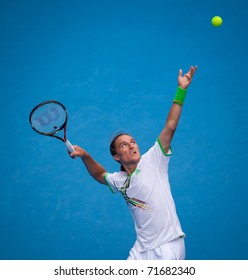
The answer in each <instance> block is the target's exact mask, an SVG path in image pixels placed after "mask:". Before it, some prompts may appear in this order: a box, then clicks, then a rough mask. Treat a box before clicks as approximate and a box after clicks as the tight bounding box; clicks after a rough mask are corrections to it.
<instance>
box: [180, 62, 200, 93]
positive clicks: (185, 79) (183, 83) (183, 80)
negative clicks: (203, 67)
mask: <svg viewBox="0 0 248 280" xmlns="http://www.w3.org/2000/svg"><path fill="white" fill-rule="evenodd" d="M196 70H197V66H190V69H189V71H188V73H186V74H185V75H184V76H183V71H182V69H180V70H179V75H178V86H179V87H181V88H183V89H187V87H188V86H189V85H190V83H191V81H192V77H193V76H194V74H195V71H196Z"/></svg>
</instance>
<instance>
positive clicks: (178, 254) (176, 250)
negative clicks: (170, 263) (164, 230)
mask: <svg viewBox="0 0 248 280" xmlns="http://www.w3.org/2000/svg"><path fill="white" fill-rule="evenodd" d="M127 259H128V260H184V259H185V242H184V238H177V239H175V240H172V241H170V242H169V243H165V244H162V245H161V246H159V247H158V248H155V249H152V250H149V251H146V252H138V251H137V250H136V249H135V247H133V248H132V249H131V250H130V252H129V256H128V258H127Z"/></svg>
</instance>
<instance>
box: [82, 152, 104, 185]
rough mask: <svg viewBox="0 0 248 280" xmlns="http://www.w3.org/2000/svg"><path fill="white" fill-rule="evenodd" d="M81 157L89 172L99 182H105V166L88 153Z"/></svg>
mask: <svg viewBox="0 0 248 280" xmlns="http://www.w3.org/2000/svg"><path fill="white" fill-rule="evenodd" d="M81 159H82V161H83V163H84V165H85V167H86V168H87V170H88V172H89V174H90V175H91V176H92V177H93V178H94V179H95V180H97V181H98V182H100V183H104V181H103V174H104V173H105V172H106V170H105V168H104V167H103V166H102V165H101V164H99V163H98V162H97V161H95V160H94V159H93V158H92V157H91V155H90V154H88V153H87V154H85V155H84V156H82V157H81Z"/></svg>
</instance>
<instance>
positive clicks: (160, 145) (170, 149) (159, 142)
mask: <svg viewBox="0 0 248 280" xmlns="http://www.w3.org/2000/svg"><path fill="white" fill-rule="evenodd" d="M157 141H158V144H159V147H160V148H161V150H162V152H163V154H164V155H165V156H166V157H169V156H171V155H172V148H171V147H170V148H169V151H171V153H170V154H166V152H165V150H164V148H163V145H162V143H161V141H160V139H159V138H157Z"/></svg>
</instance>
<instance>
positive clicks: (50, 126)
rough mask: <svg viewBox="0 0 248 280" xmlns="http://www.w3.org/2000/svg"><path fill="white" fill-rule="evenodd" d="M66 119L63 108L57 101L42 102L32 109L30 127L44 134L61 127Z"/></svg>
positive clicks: (53, 131) (51, 132)
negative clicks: (42, 103)
mask: <svg viewBox="0 0 248 280" xmlns="http://www.w3.org/2000/svg"><path fill="white" fill-rule="evenodd" d="M66 120H67V113H66V111H65V109H64V108H63V107H62V106H60V105H59V104H57V103H48V104H44V105H42V106H40V107H38V108H36V110H34V111H33V113H32V116H31V124H32V127H33V128H34V129H35V130H37V131H39V132H41V133H44V134H54V133H56V132H57V131H59V130H60V129H61V128H63V126H64V124H65V123H66Z"/></svg>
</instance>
